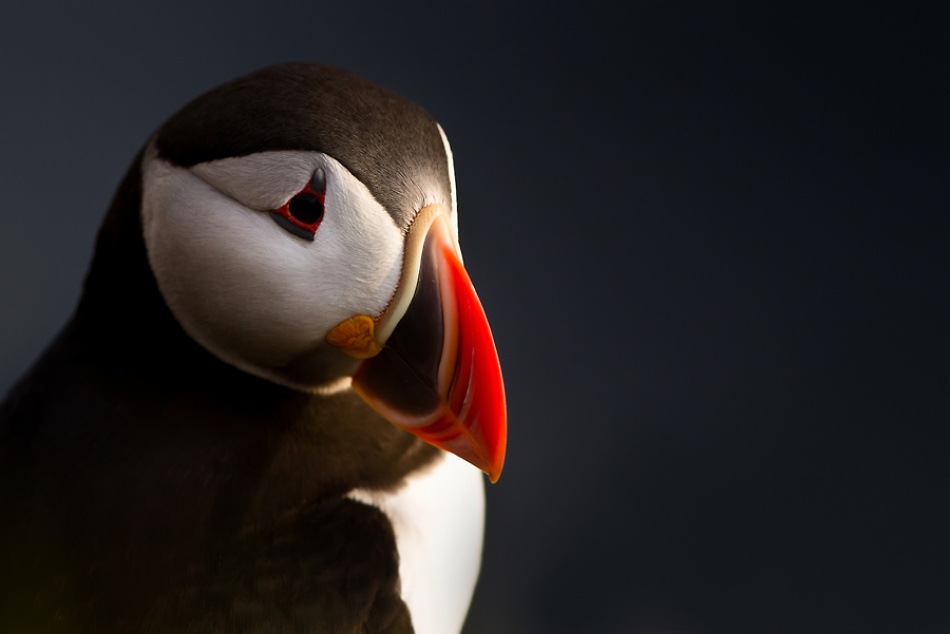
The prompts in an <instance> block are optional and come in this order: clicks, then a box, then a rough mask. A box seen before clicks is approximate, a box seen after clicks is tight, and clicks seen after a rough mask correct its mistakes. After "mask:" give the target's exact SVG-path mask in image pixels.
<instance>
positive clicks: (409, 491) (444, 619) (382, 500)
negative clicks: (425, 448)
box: [349, 453, 485, 634]
mask: <svg viewBox="0 0 950 634" xmlns="http://www.w3.org/2000/svg"><path fill="white" fill-rule="evenodd" d="M349 497H350V498H352V499H354V500H357V501H359V502H363V503H364V504H370V505H372V506H375V507H377V508H379V509H380V510H382V511H383V512H384V513H385V514H386V516H387V517H389V520H390V522H392V525H393V530H394V531H395V533H396V545H397V546H398V548H399V576H400V580H401V583H402V598H403V601H405V602H406V605H407V606H408V607H409V613H410V614H411V615H412V623H413V626H414V627H415V631H416V634H452V633H454V632H459V631H461V629H462V624H463V622H464V621H465V615H466V613H467V612H468V606H469V603H470V602H471V600H472V593H473V592H474V590H475V581H476V580H477V578H478V570H479V566H480V562H481V555H482V539H483V534H484V526H485V490H484V484H483V477H482V474H481V473H480V472H479V471H478V470H476V469H473V468H472V466H471V465H470V464H468V463H466V462H464V461H462V460H460V459H459V458H456V457H455V456H453V455H450V454H447V453H443V454H441V456H440V457H439V458H438V462H437V463H436V464H435V465H432V466H430V467H429V468H427V469H426V470H424V471H422V472H420V473H419V474H418V475H415V476H414V477H411V478H409V479H408V480H407V481H406V484H405V486H404V487H402V488H401V489H399V490H398V491H396V492H395V493H379V492H374V491H367V490H363V489H358V490H355V491H353V492H351V493H350V495H349Z"/></svg>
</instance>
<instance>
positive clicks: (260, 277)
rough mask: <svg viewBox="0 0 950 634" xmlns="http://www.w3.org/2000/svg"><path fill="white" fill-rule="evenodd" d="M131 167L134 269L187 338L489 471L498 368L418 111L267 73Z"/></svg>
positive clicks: (334, 83)
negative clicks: (140, 242) (135, 201)
mask: <svg viewBox="0 0 950 634" xmlns="http://www.w3.org/2000/svg"><path fill="white" fill-rule="evenodd" d="M141 169H142V208H141V221H142V229H143V233H144V239H145V246H146V250H147V255H148V261H149V264H150V267H151V269H152V272H153V273H154V276H155V279H156V281H157V283H158V288H159V291H160V293H161V295H162V298H163V299H164V301H165V303H166V304H167V306H168V308H169V309H170V311H171V313H172V314H173V315H174V317H175V318H176V319H177V321H178V322H179V323H180V324H181V326H182V328H183V329H184V330H185V332H186V333H187V334H188V335H189V336H190V337H191V338H193V339H194V340H195V341H196V342H198V343H199V344H200V345H201V346H203V347H204V348H205V349H207V350H208V351H210V352H211V353H212V354H214V355H215V356H217V357H218V358H219V359H221V360H222V361H224V362H226V363H229V364H231V365H233V366H236V367H237V368H240V369H242V370H244V371H246V372H248V373H251V374H254V375H257V376H259V377H262V378H264V379H267V380H270V381H273V382H276V383H280V384H283V385H286V386H288V387H290V388H293V389H296V390H300V391H305V392H315V393H328V392H332V391H336V390H341V389H349V388H350V387H352V389H354V390H355V391H356V392H357V393H358V394H359V395H360V396H361V397H362V398H363V399H364V400H365V401H366V402H367V403H368V404H369V405H370V406H371V407H372V408H373V409H374V410H375V411H376V412H377V413H379V414H380V415H381V416H382V417H383V418H385V419H386V420H388V421H389V422H391V423H392V424H394V425H397V426H398V427H400V428H402V429H405V430H406V431H409V432H411V433H413V434H415V435H416V436H418V437H419V438H421V439H423V440H425V441H426V442H429V443H431V444H433V445H435V446H437V447H440V448H442V449H445V450H447V451H450V452H452V453H454V454H456V455H458V456H460V457H462V458H464V459H465V460H468V461H469V462H471V463H472V464H474V465H475V466H476V467H478V468H479V469H481V470H483V471H485V472H486V473H488V475H489V477H490V479H491V480H492V481H495V480H497V479H498V476H499V475H500V473H501V469H502V464H503V462H504V454H505V439H506V413H505V397H504V389H503V385H502V377H501V370H500V367H499V363H498V356H497V353H496V351H495V346H494V343H493V340H492V336H491V331H490V330H489V326H488V321H487V320H486V318H485V314H484V311H483V310H482V307H481V304H480V303H479V300H478V297H477V296H476V294H475V290H474V288H473V286H472V283H471V281H470V280H469V278H468V275H467V274H466V272H465V269H464V267H463V266H462V257H461V251H460V249H459V243H458V229H457V227H458V222H457V211H456V196H455V179H454V168H453V164H452V153H451V150H450V148H449V143H448V140H447V139H446V137H445V134H444V133H443V131H442V129H441V127H440V126H439V125H438V124H437V123H436V122H435V121H434V120H433V119H432V118H431V117H430V116H429V115H428V114H427V113H426V112H425V111H424V110H422V109H421V108H419V107H418V106H416V105H415V104H413V103H411V102H409V101H407V100H405V99H403V98H401V97H399V96H397V95H395V94H393V93H391V92H388V91H386V90H384V89H382V88H380V87H378V86H376V85H374V84H372V83H370V82H368V81H366V80H364V79H362V78H360V77H357V76H355V75H353V74H351V73H348V72H346V71H342V70H339V69H335V68H331V67H327V66H322V65H317V64H285V65H280V66H275V67H271V68H266V69H264V70H261V71H258V72H256V73H254V74H251V75H248V76H246V77H243V78H240V79H237V80H235V81H232V82H230V83H228V84H225V85H223V86H220V87H218V88H216V89H214V90H212V91H210V92H208V93H206V94H205V95H203V96H201V97H199V98H197V99H196V100H194V101H193V102H191V103H189V104H188V105H186V106H185V107H184V108H183V109H182V110H181V111H179V112H178V113H177V114H176V115H174V116H173V117H172V118H171V119H170V120H169V121H168V122H167V123H165V124H164V125H163V126H162V127H161V128H160V129H159V131H158V132H157V133H156V135H155V136H154V137H153V139H152V140H151V142H150V143H149V145H148V146H147V148H146V150H145V152H144V154H143V158H142V165H141Z"/></svg>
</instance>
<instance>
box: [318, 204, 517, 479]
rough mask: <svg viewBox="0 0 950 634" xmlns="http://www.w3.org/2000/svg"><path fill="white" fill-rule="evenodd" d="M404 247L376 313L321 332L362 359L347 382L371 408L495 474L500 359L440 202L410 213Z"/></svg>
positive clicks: (502, 414)
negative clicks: (394, 281)
mask: <svg viewBox="0 0 950 634" xmlns="http://www.w3.org/2000/svg"><path fill="white" fill-rule="evenodd" d="M404 253H405V255H404V258H403V267H402V274H401V277H400V283H399V287H398V289H397V291H396V294H395V295H394V296H393V298H392V300H390V302H389V305H388V306H387V307H386V309H385V310H384V311H383V312H382V314H380V315H379V316H377V317H371V316H369V315H354V316H353V317H351V318H349V319H347V320H346V321H344V322H343V323H341V324H339V325H338V326H336V327H335V328H333V329H332V330H331V331H330V333H329V334H328V335H327V341H328V342H329V343H331V344H333V345H335V346H337V347H339V348H340V349H342V350H343V351H344V352H346V353H347V354H349V355H351V356H353V357H356V358H360V359H365V360H364V361H363V363H362V364H361V365H360V367H359V369H358V370H357V371H356V373H355V374H354V375H353V388H354V389H355V390H356V392H357V393H358V394H359V395H360V396H361V397H362V398H363V399H364V400H365V401H366V402H367V403H368V404H369V405H370V406H371V407H372V408H373V409H374V410H376V412H377V413H378V414H379V415H380V416H382V417H383V418H385V419H386V420H388V421H389V422H390V423H392V424H394V425H396V426H397V427H400V428H402V429H404V430H406V431H408V432H410V433H413V434H415V435H416V436H418V437H419V438H421V439H422V440H424V441H426V442H428V443H430V444H432V445H435V446H436V447H439V448H441V449H444V450H446V451H449V452H451V453H454V454H455V455H457V456H459V457H461V458H463V459H465V460H467V461H469V462H470V463H472V464H473V465H475V466H476V467H478V468H479V469H481V470H482V471H484V472H485V473H487V474H488V477H489V478H490V479H491V481H492V482H495V481H497V480H498V477H499V476H500V475H501V469H502V465H503V464H504V461H505V443H506V440H507V414H506V408H505V390H504V385H503V383H502V377H501V367H500V365H499V363H498V353H497V352H496V350H495V342H494V340H493V339H492V334H491V329H490V328H489V327H488V320H487V319H486V317H485V311H484V310H483V309H482V305H481V302H479V301H478V296H477V295H476V294H475V288H474V287H473V286H472V282H471V280H469V277H468V274H467V273H466V272H465V269H464V267H463V266H462V262H461V259H460V257H459V253H458V249H457V247H456V242H455V240H454V236H453V233H452V230H451V228H450V225H449V221H448V218H447V213H446V211H445V208H444V207H442V206H441V205H430V206H427V207H425V208H423V209H422V210H421V211H420V212H419V214H418V215H417V216H416V219H415V220H414V221H413V224H412V226H411V227H410V228H409V231H408V233H407V235H406V244H405V251H404Z"/></svg>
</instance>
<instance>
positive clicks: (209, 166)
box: [191, 152, 335, 211]
mask: <svg viewBox="0 0 950 634" xmlns="http://www.w3.org/2000/svg"><path fill="white" fill-rule="evenodd" d="M318 157H319V158H325V157H323V156H322V155H318V154H316V153H314V152H261V153H260V154H252V155H249V156H239V157H233V158H226V159H221V160H218V161H208V162H207V163H198V164H197V165H194V166H193V167H191V171H192V172H194V173H195V174H197V175H198V176H200V177H201V179H202V180H203V181H205V182H207V183H208V184H210V185H211V186H212V187H214V188H215V189H217V190H218V191H220V192H221V193H223V194H225V195H227V196H229V197H231V198H233V199H235V200H237V201H240V203H241V204H243V205H245V206H246V207H249V208H251V209H256V210H257V211H269V210H271V209H277V208H278V207H280V206H281V205H283V204H284V203H285V202H287V200H289V199H290V197H291V196H293V195H294V194H296V193H297V192H299V191H300V190H301V189H303V187H304V185H306V184H307V181H309V180H310V177H311V176H312V175H313V171H314V170H315V169H316V168H317V167H324V165H323V161H318V160H317V159H318ZM334 162H335V161H334Z"/></svg>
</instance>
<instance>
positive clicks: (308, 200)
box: [289, 192, 323, 225]
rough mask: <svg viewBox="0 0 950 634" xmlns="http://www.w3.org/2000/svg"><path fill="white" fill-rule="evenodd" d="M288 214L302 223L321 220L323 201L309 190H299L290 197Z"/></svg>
mask: <svg viewBox="0 0 950 634" xmlns="http://www.w3.org/2000/svg"><path fill="white" fill-rule="evenodd" d="M289 205H290V215H291V216H292V217H293V218H294V220H297V221H298V222H300V224H303V225H312V224H314V223H317V222H320V221H321V220H323V202H322V201H321V200H320V199H319V198H317V197H316V196H314V195H313V194H311V193H310V192H300V193H299V194H297V195H296V196H294V197H293V198H291V199H290V203H289Z"/></svg>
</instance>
